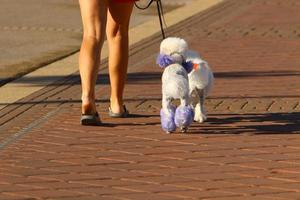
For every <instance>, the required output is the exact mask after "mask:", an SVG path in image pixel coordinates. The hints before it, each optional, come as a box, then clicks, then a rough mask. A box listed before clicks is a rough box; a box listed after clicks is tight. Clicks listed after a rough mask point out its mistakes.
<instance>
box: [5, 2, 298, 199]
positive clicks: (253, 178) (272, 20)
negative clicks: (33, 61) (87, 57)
mask: <svg viewBox="0 0 300 200" xmlns="http://www.w3.org/2000/svg"><path fill="white" fill-rule="evenodd" d="M299 9H300V3H299V2H298V1H297V0H284V1H283V0H244V1H237V0H228V1H226V2H225V3H223V4H220V5H219V6H218V7H215V8H212V9H210V10H208V11H205V12H203V13H199V14H197V15H195V16H193V17H191V18H189V19H187V20H186V21H183V22H181V23H180V24H177V25H175V26H173V27H170V28H169V29H168V35H176V36H181V37H184V38H185V39H186V40H187V41H188V42H189V44H190V47H191V48H193V49H195V50H198V51H199V52H201V54H202V57H203V58H205V59H206V60H207V61H208V62H209V63H210V65H211V66H212V68H213V70H214V72H215V76H216V84H215V87H214V90H213V93H212V95H211V96H210V98H209V99H208V100H207V102H206V106H207V110H208V113H209V119H208V121H207V122H206V123H204V124H196V123H195V124H193V126H192V128H191V129H190V130H189V132H188V133H187V134H172V135H167V134H164V133H163V132H162V131H161V129H160V124H159V115H158V114H159V109H160V99H161V92H160V87H161V82H160V76H161V70H160V69H159V67H157V66H156V65H155V57H156V55H157V52H158V48H159V42H160V36H159V35H156V36H153V37H151V38H148V39H146V40H144V42H143V43H139V44H137V45H135V46H132V47H131V56H130V69H129V75H128V84H127V88H126V96H125V98H126V105H127V107H128V108H129V110H130V111H131V113H132V115H131V117H130V118H128V119H110V118H109V117H108V115H107V107H108V99H109V98H108V97H109V85H108V77H107V71H106V70H105V69H104V70H102V71H101V72H100V74H99V82H98V87H97V96H98V97H99V99H98V103H99V105H98V109H99V111H100V113H101V117H102V120H103V121H104V122H105V123H106V124H105V126H101V127H82V126H80V125H79V114H80V85H79V77H78V73H75V74H73V75H70V76H69V77H66V78H64V79H62V80H60V81H58V82H56V83H55V84H52V85H50V86H48V87H46V88H44V89H42V90H40V91H38V92H36V93H34V94H32V95H30V96H27V97H26V98H24V99H22V100H20V101H18V102H16V103H14V104H12V105H9V106H6V107H5V108H4V109H2V110H1V113H0V124H1V127H0V132H1V134H0V150H1V151H0V156H1V160H0V199H1V200H2V199H3V200H8V199H55V200H68V199H72V200H73V199H85V200H86V199H162V200H164V199H172V200H174V199H213V200H225V199H227V200H235V199H238V200H247V199H251V200H255V199H258V200H265V199H266V200H267V199H269V200H276V199H278V200H280V199H282V200H284V199H285V200H291V199H295V200H296V199H300V186H299V185H300V175H299V174H300V147H299V144H300V137H299V133H300V95H299V92H300V88H299V85H300V79H299V75H300V71H299V64H300V59H299V58H300V40H299V38H300V35H299V34H300V20H299V19H300V16H299V15H300V14H299V12H298V11H299ZM103 66H106V63H105V61H104V62H103ZM30 81H32V82H34V81H38V80H34V79H32V80H30Z"/></svg>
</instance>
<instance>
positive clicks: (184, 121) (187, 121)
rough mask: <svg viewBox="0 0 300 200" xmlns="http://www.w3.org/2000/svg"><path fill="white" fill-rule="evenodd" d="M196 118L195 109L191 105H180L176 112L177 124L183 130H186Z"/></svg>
mask: <svg viewBox="0 0 300 200" xmlns="http://www.w3.org/2000/svg"><path fill="white" fill-rule="evenodd" d="M193 120H194V111H193V109H192V107H190V106H179V107H178V108H177V109H176V113H175V124H176V126H177V127H179V128H180V129H181V132H183V133H184V132H186V131H187V129H188V127H189V126H190V125H191V124H192V122H193Z"/></svg>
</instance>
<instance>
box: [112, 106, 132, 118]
mask: <svg viewBox="0 0 300 200" xmlns="http://www.w3.org/2000/svg"><path fill="white" fill-rule="evenodd" d="M123 108H124V112H121V113H114V112H113V111H112V110H111V108H110V107H109V108H108V115H109V116H110V117H112V118H126V117H128V115H129V111H128V110H127V109H126V106H125V105H123Z"/></svg>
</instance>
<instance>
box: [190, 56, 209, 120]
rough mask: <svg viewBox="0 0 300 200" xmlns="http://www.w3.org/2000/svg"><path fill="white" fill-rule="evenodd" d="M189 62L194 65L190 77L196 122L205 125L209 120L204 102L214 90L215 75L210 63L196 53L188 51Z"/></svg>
mask: <svg viewBox="0 0 300 200" xmlns="http://www.w3.org/2000/svg"><path fill="white" fill-rule="evenodd" d="M187 62H192V63H193V70H192V71H191V72H190V73H189V74H188V77H189V88H190V93H189V94H190V99H191V104H192V106H193V108H194V111H195V117H194V120H195V121H197V122H200V123H203V122H204V121H205V120H206V119H207V116H206V110H205V108H204V101H205V98H206V97H207V95H208V94H209V93H210V91H211V89H212V86H213V82H214V75H213V73H212V71H211V69H210V67H209V65H208V63H207V62H206V61H204V60H202V59H201V58H200V56H199V55H198V54H197V53H196V52H194V51H187ZM193 97H194V98H193Z"/></svg>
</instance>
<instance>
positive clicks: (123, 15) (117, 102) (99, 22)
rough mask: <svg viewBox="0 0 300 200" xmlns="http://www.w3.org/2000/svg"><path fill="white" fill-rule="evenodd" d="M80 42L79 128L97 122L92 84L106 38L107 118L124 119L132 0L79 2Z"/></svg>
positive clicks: (95, 77) (125, 113)
mask: <svg viewBox="0 0 300 200" xmlns="http://www.w3.org/2000/svg"><path fill="white" fill-rule="evenodd" d="M79 5H80V12H81V17H82V23H83V39H82V45H81V49H80V55H79V71H80V78H81V87H82V97H81V100H82V115H81V124H82V125H98V124H100V123H101V120H100V117H99V115H98V112H97V110H96V102H95V99H96V97H95V85H96V79H97V75H98V70H99V65H100V57H101V49H102V46H103V42H104V38H105V30H106V36H107V41H108V46H109V60H108V62H109V78H110V84H111V96H110V107H109V115H110V116H111V117H126V116H127V115H128V111H127V110H126V107H125V105H124V102H123V91H124V85H125V80H126V77H127V67H128V56H129V55H128V54H129V42H128V29H129V21H130V16H131V13H132V10H133V5H134V0H79Z"/></svg>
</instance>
